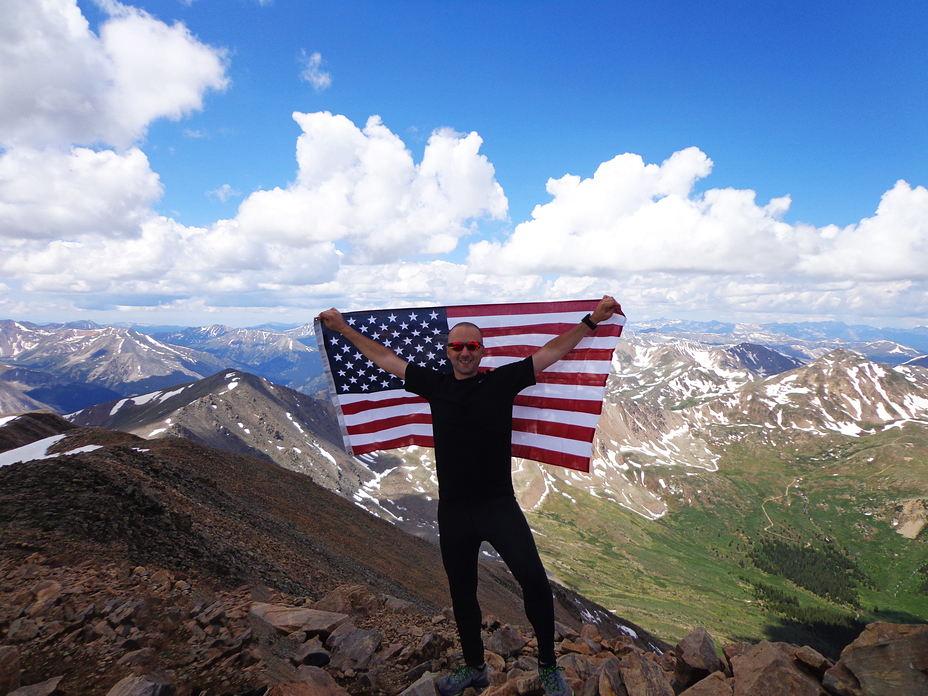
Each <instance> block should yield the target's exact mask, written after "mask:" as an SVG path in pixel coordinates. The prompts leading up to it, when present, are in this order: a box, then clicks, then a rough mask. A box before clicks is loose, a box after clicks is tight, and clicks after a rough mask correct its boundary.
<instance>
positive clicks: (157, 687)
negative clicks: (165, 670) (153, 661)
mask: <svg viewBox="0 0 928 696" xmlns="http://www.w3.org/2000/svg"><path fill="white" fill-rule="evenodd" d="M106 696H174V688H173V687H172V686H171V685H170V684H169V683H168V682H167V680H166V679H162V678H161V677H158V676H157V675H154V674H146V675H144V676H141V677H133V676H129V677H126V678H125V679H123V680H122V681H121V682H119V683H118V684H116V686H114V687H113V688H112V689H110V690H109V691H108V692H107V694H106Z"/></svg>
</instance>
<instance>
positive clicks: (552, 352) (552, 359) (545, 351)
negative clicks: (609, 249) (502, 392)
mask: <svg viewBox="0 0 928 696" xmlns="http://www.w3.org/2000/svg"><path fill="white" fill-rule="evenodd" d="M618 308H619V303H618V302H616V301H615V298H614V297H609V296H608V295H604V296H603V299H601V300H600V301H599V304H598V305H596V309H594V310H593V313H592V314H591V315H590V321H592V322H593V323H594V324H598V323H599V322H601V321H606V319H609V318H611V317H612V315H613V314H615V312H616V310H617V309H618ZM590 331H592V329H591V328H590V327H589V326H587V324H586V323H585V322H580V323H579V324H577V325H576V326H575V327H574V328H572V329H570V330H569V331H565V332H564V333H562V334H561V335H560V336H555V337H554V338H552V339H551V340H550V341H548V342H547V343H545V344H544V345H543V346H542V347H541V348H539V349H538V351H537V352H536V353H534V354H533V355H532V366H533V367H534V369H535V374H536V375H537V374H538V373H539V372H541V371H542V370H545V369H547V368H549V367H551V366H552V365H553V364H554V363H556V362H557V361H558V360H560V359H561V358H563V357H564V356H565V355H567V354H568V353H569V352H570V351H572V350H573V349H574V348H576V347H577V344H578V343H580V339H581V338H583V337H584V336H586V335H587V334H588V333H590Z"/></svg>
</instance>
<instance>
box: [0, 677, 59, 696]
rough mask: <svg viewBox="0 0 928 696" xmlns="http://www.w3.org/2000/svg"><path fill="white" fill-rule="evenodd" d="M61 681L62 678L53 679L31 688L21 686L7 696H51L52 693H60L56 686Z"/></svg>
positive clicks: (33, 685)
mask: <svg viewBox="0 0 928 696" xmlns="http://www.w3.org/2000/svg"><path fill="white" fill-rule="evenodd" d="M62 679H64V677H55V678H54V679H49V680H48V681H44V682H40V683H38V684H32V685H31V686H21V687H19V688H18V689H16V691H11V692H10V693H9V694H8V696H52V694H54V693H61V692H60V691H58V684H60V683H61V680H62Z"/></svg>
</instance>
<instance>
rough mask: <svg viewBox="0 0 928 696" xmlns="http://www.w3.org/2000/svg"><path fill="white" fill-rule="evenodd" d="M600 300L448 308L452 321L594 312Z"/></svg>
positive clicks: (447, 313) (446, 311) (446, 309)
mask: <svg viewBox="0 0 928 696" xmlns="http://www.w3.org/2000/svg"><path fill="white" fill-rule="evenodd" d="M598 304H599V300H565V301H563V302H561V301H558V302H513V303H511V304H498V305H457V306H455V307H446V308H445V313H446V315H447V316H448V317H451V318H452V319H457V318H458V317H477V316H481V315H482V316H485V317H506V316H514V315H516V314H549V313H552V312H592V311H593V310H594V309H596V305H598Z"/></svg>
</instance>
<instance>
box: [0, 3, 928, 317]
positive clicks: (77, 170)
mask: <svg viewBox="0 0 928 696" xmlns="http://www.w3.org/2000/svg"><path fill="white" fill-rule="evenodd" d="M100 4H101V6H102V7H103V8H104V9H105V11H106V12H107V13H108V18H107V19H106V20H105V21H104V22H103V24H102V25H101V28H100V31H99V35H97V34H95V33H94V32H92V31H91V30H90V28H89V25H88V23H87V21H86V19H85V18H84V17H83V16H82V15H81V13H80V10H79V9H78V7H77V5H76V3H75V2H74V0H42V1H41V2H36V1H35V0H7V1H6V2H0V94H3V95H4V98H3V99H2V100H0V278H2V284H0V310H3V311H6V312H12V311H16V312H18V313H19V315H20V316H23V315H25V314H26V313H28V311H29V309H30V308H32V309H34V310H35V311H43V312H44V311H51V308H54V307H56V306H57V307H59V308H74V307H78V308H79V307H85V308H87V307H112V306H122V307H148V308H152V307H163V308H165V309H164V311H183V312H198V311H212V310H214V309H215V308H217V307H223V306H234V307H245V306H252V307H254V306H264V307H268V308H275V307H277V308H279V307H286V306H296V307H307V306H308V307H310V308H313V309H318V308H320V307H321V306H325V305H328V304H337V305H339V306H343V307H345V308H359V307H369V306H371V305H372V304H379V305H399V304H421V303H440V304H453V303H462V302H468V303H470V302H483V301H506V300H531V299H545V298H548V299H558V298H570V297H582V296H586V297H595V296H598V295H600V294H602V293H604V292H608V293H611V294H614V295H616V296H617V297H619V298H620V299H621V300H622V302H623V303H624V304H626V305H627V307H628V308H629V310H630V316H632V317H634V316H639V317H643V316H644V315H650V316H659V315H662V314H663V315H667V316H680V315H682V314H688V315H699V316H704V317H708V316H713V315H714V316H721V315H724V316H729V317H731V316H737V315H742V316H745V315H748V316H755V317H756V316H757V315H759V314H768V315H779V316H783V315H791V316H801V315H815V316H823V317H824V316H845V317H846V316H853V315H857V316H867V317H871V318H873V317H879V316H886V317H903V316H910V317H924V316H925V315H926V314H928V190H926V188H925V187H923V186H913V185H911V184H909V183H907V182H905V181H899V182H898V183H897V184H896V185H895V186H894V187H893V188H892V189H891V190H889V191H887V192H886V193H885V194H884V195H883V197H882V200H881V201H879V204H878V206H876V207H875V212H874V214H873V215H872V216H871V217H868V218H865V219H863V220H861V221H860V222H859V223H857V224H854V225H849V226H847V227H844V228H838V227H836V226H826V227H823V228H815V227H813V226H810V225H803V224H791V223H788V222H786V221H785V220H784V218H785V217H786V214H787V212H788V211H789V206H790V203H791V200H790V197H789V196H788V195H783V196H781V197H778V198H774V199H772V200H770V201H766V202H764V201H758V200H757V197H756V195H755V193H754V191H752V190H750V189H747V188H745V189H735V188H727V189H708V190H705V191H703V192H698V191H697V184H698V183H699V182H700V181H701V180H703V179H706V178H707V177H709V176H710V175H711V172H712V161H711V160H710V159H709V157H708V156H707V155H706V154H704V153H703V152H701V151H700V150H699V149H697V148H689V149H686V150H682V151H680V152H677V153H674V154H673V155H672V156H671V157H669V158H668V159H667V160H666V161H664V162H662V163H660V164H653V163H646V162H645V161H644V160H643V159H642V158H641V157H639V156H638V155H635V154H631V153H628V154H624V155H619V156H617V157H614V158H612V159H610V160H608V161H605V162H603V163H602V165H601V166H600V167H599V168H598V169H597V170H596V172H595V174H594V175H593V176H592V177H589V178H581V177H578V176H574V175H571V174H563V173H558V174H559V176H560V178H551V179H549V180H548V183H547V191H548V194H549V195H550V200H548V201H546V202H544V203H540V204H539V205H538V206H536V208H535V209H534V211H533V212H532V216H531V219H530V220H527V221H524V222H521V224H518V225H516V227H515V228H514V229H512V230H511V232H510V233H509V234H508V235H506V234H505V233H498V234H499V237H498V238H496V239H490V238H489V237H487V236H486V235H484V234H483V233H482V231H481V225H482V224H483V223H484V222H485V221H487V220H490V221H503V222H504V223H505V222H506V221H507V211H508V201H507V199H506V196H505V194H504V192H503V188H502V186H501V185H500V183H499V182H497V181H496V174H495V169H494V167H493V164H492V163H491V162H490V161H489V160H488V159H487V157H486V156H484V155H482V154H480V148H481V146H482V144H483V141H482V139H481V138H480V136H479V135H478V134H477V133H474V132H472V133H466V134H464V133H457V132H455V131H453V130H451V129H439V130H437V131H435V132H433V133H432V134H431V136H430V138H429V140H428V143H427V145H426V147H425V149H424V152H423V155H422V158H421V160H420V161H419V162H416V161H415V160H414V158H413V155H412V153H411V152H410V150H409V149H408V148H407V147H406V145H405V144H404V143H403V141H402V140H401V139H400V138H399V137H398V136H397V135H396V134H395V133H393V132H391V131H390V130H389V129H388V128H387V127H386V126H385V125H384V124H383V123H381V121H380V119H379V118H378V117H376V116H373V117H371V118H370V119H368V121H367V123H366V124H364V126H363V128H362V127H358V126H357V125H355V124H354V123H352V122H351V121H350V120H349V119H348V118H346V117H345V116H341V115H333V114H331V113H328V112H320V113H300V112H297V113H294V115H293V118H294V119H295V120H296V122H297V124H298V125H299V126H300V128H301V129H302V134H301V135H300V136H299V138H298V139H297V142H296V165H297V171H296V175H295V177H294V179H293V181H292V183H290V184H289V185H287V186H285V187H278V188H273V189H270V190H261V191H255V192H252V193H250V194H247V195H245V198H244V200H243V201H242V203H241V205H240V206H239V208H238V211H237V213H236V215H235V216H234V217H232V218H231V219H226V220H218V221H216V222H214V223H212V224H209V225H205V226H203V227H188V226H185V225H182V224H180V223H178V222H177V221H175V220H172V219H170V218H168V217H165V216H163V215H160V214H158V213H157V212H156V211H155V206H156V205H157V204H158V202H159V201H160V199H161V197H162V195H163V186H162V183H161V181H160V179H159V177H158V174H157V173H156V172H154V171H152V169H151V165H150V162H149V160H148V158H147V157H146V155H145V153H144V152H143V150H142V149H141V147H142V145H141V144H142V142H143V140H142V139H143V138H144V135H145V133H146V130H147V128H148V127H149V124H150V123H151V122H152V121H153V120H155V119H158V118H175V119H176V118H181V117H183V116H184V115H186V114H189V113H190V112H191V111H193V110H196V109H199V108H201V107H202V104H203V96H204V94H205V93H206V92H208V91H209V90H218V89H224V88H225V87H226V86H227V84H228V79H227V77H226V74H225V71H226V60H227V59H226V55H225V53H224V52H223V51H222V50H220V49H216V48H214V47H210V46H207V45H205V44H203V43H201V42H200V41H199V40H198V39H196V37H194V36H193V35H191V34H190V32H189V31H188V30H187V29H186V27H184V26H183V25H182V24H174V25H168V24H165V23H163V22H160V21H158V20H156V19H154V18H153V17H151V16H150V15H148V14H147V13H145V12H144V11H142V10H138V9H135V8H131V7H128V6H125V5H122V4H120V3H117V2H114V1H113V0H100ZM304 58H305V60H306V63H305V67H306V68H307V71H308V72H307V73H306V74H305V76H304V79H308V80H309V81H310V82H311V83H313V84H314V85H315V86H317V88H320V89H321V88H324V86H325V85H326V84H327V83H326V82H325V80H326V79H329V78H328V76H327V74H326V73H324V72H323V71H322V64H323V62H322V59H321V56H319V55H318V54H313V55H310V56H304ZM313 80H317V82H316V83H314V82H313ZM187 135H188V137H199V136H200V135H202V134H200V133H199V132H196V131H188V132H187ZM111 148H112V149H111ZM207 195H208V196H211V197H215V198H217V199H218V200H221V201H228V200H230V199H232V198H234V197H238V196H241V195H243V194H242V192H239V191H236V190H234V189H233V188H232V186H231V185H229V184H223V185H222V186H219V187H218V188H217V189H215V190H213V191H211V192H208V193H207ZM875 203H876V202H875ZM462 241H470V242H471V243H470V245H469V247H468V257H467V261H466V262H465V263H459V262H453V261H452V260H451V258H450V257H449V256H448V255H449V252H451V251H453V250H455V249H457V248H458V247H459V246H460V245H461V243H462ZM62 311H66V310H65V309H62ZM275 311H276V310H275ZM27 318H28V317H27Z"/></svg>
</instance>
